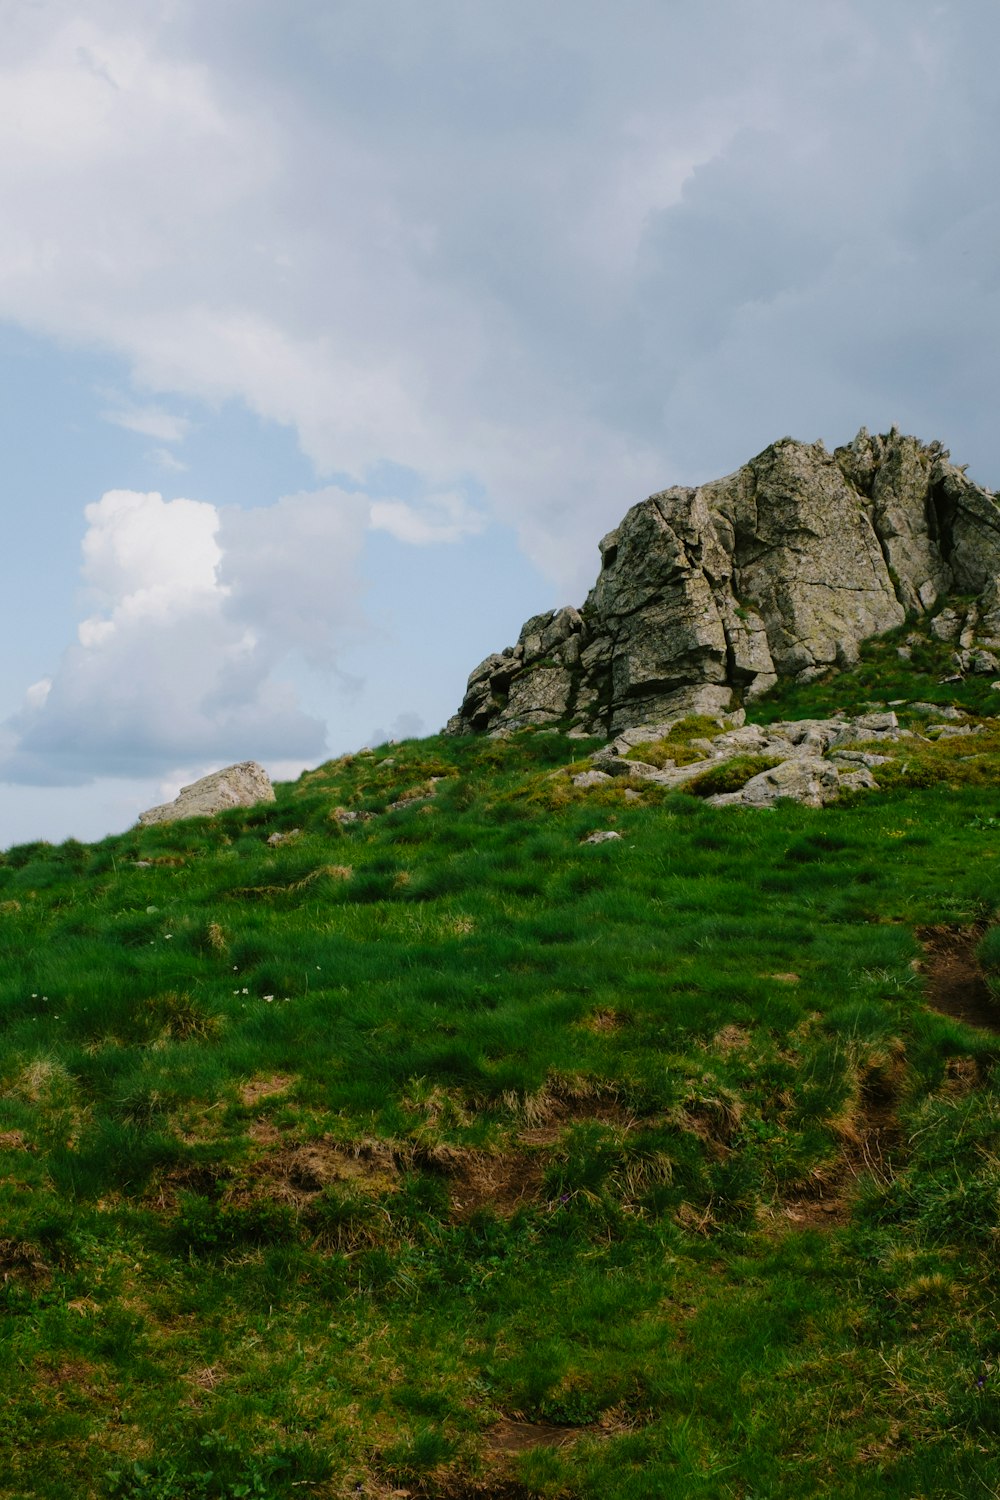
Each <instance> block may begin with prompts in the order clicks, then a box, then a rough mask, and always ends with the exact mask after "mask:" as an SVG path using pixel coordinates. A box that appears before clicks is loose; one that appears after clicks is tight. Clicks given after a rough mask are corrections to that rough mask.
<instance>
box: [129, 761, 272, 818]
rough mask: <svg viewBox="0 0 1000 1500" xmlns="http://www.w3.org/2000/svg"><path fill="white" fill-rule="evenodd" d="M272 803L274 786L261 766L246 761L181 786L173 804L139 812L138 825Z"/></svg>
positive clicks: (164, 804) (203, 815)
mask: <svg viewBox="0 0 1000 1500" xmlns="http://www.w3.org/2000/svg"><path fill="white" fill-rule="evenodd" d="M273 801H274V787H273V786H272V785H271V778H270V777H269V776H268V774H267V772H266V771H265V770H264V767H263V766H261V765H258V763H257V762H256V761H255V760H245V761H241V762H240V763H239V764H238V765H235V766H226V768H225V770H222V771H213V772H212V773H211V775H209V776H202V778H201V779H200V781H193V782H192V783H191V785H190V786H185V787H181V790H180V792H179V793H178V795H177V797H175V799H174V801H173V802H165V803H163V805H162V806H160V807H150V808H148V809H147V810H146V812H144V813H140V815H139V820H138V822H139V827H140V828H148V827H149V826H150V824H152V823H173V822H176V821H177V820H178V819H180V818H208V817H211V816H212V815H213V814H214V813H218V812H225V811H226V810H227V809H229V808H231V807H254V806H255V805H256V804H257V803H258V802H273Z"/></svg>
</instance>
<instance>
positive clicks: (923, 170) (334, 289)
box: [0, 0, 1000, 597]
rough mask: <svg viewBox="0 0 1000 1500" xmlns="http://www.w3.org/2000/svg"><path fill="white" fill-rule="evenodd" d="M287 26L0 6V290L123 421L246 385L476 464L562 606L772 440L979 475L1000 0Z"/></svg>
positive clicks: (448, 4)
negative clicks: (119, 375)
mask: <svg viewBox="0 0 1000 1500" xmlns="http://www.w3.org/2000/svg"><path fill="white" fill-rule="evenodd" d="M293 14H294V24H291V23H290V22H289V20H288V17H287V16H286V15H285V14H284V13H282V14H281V15H279V14H278V13H277V12H276V10H275V7H274V6H273V5H270V4H266V3H264V0H246V3H245V4H242V5H240V6H239V7H235V6H225V5H223V6H216V7H212V6H209V7H206V6H204V5H195V4H194V3H193V0H175V3H173V4H172V5H171V6H170V7H169V8H168V9H167V10H166V11H165V10H164V8H163V7H162V6H157V5H154V4H152V3H151V0H139V3H137V4H135V5H134V6H130V7H128V8H123V7H122V6H121V5H120V4H115V3H113V0H83V3H82V4H81V3H80V0H76V3H73V4H70V3H69V0H51V3H50V4H48V5H47V6H45V7H44V8H39V9H35V8H33V7H29V6H20V7H17V6H15V7H14V9H13V12H12V15H11V17H10V19H9V21H6V30H5V50H4V59H3V63H2V65H0V143H2V142H6V143H7V144H6V145H3V144H0V196H2V199H3V201H4V204H5V213H4V217H3V221H2V223H0V315H2V316H4V317H7V318H9V319H12V320H14V321H17V322H18V323H20V324H22V325H24V326H27V327H29V328H32V329H35V330H38V331H41V332H44V333H49V334H51V335H52V336H54V337H56V338H59V339H61V340H67V339H68V340H72V341H75V342H77V343H83V344H87V345H93V346H100V347H101V348H102V349H111V350H115V351H117V352H119V353H120V354H122V355H124V356H125V357H126V358H127V359H128V360H129V361H130V363H131V367H132V370H133V373H134V378H135V388H136V399H135V401H134V403H133V405H132V407H130V408H127V409H126V408H123V410H130V411H132V412H133V415H134V413H136V412H139V413H141V412H143V411H147V410H148V411H154V412H155V411H159V410H161V407H160V405H159V402H160V399H161V398H166V397H169V396H171V395H172V396H180V397H183V398H184V399H185V401H189V402H190V401H194V400H198V399H200V400H202V401H204V402H206V403H218V402H223V401H226V400H230V399H233V398H235V399H239V400H241V401H243V402H244V403H245V404H246V405H247V406H248V407H249V408H250V409H251V410H253V411H254V412H256V413H258V414H259V415H260V416H261V417H263V418H265V419H267V420H269V421H275V422H279V423H283V424H286V425H288V426H289V427H291V428H292V429H294V431H295V432H296V434H297V436H298V439H299V442H300V444H301V446H302V449H303V451H304V452H305V453H306V454H307V455H308V456H309V457H310V459H311V460H312V461H313V463H314V465H315V466H316V469H317V472H318V473H319V474H320V475H321V476H323V477H327V478H340V479H343V477H344V476H345V475H350V476H352V479H353V482H354V483H356V484H360V485H366V484H368V483H369V481H370V479H371V476H372V474H373V472H375V471H376V470H377V469H378V466H379V465H381V464H383V463H385V462H386V461H390V462H392V463H395V464H396V465H398V466H400V467H404V468H408V469H410V470H412V471H413V472H414V473H415V474H416V476H417V477H418V479H419V485H418V486H417V487H418V488H419V489H420V491H421V492H422V493H425V494H434V493H437V494H441V495H444V494H448V493H451V492H453V491H454V492H458V493H461V487H462V482H463V480H464V479H465V478H471V480H472V481H473V483H474V485H475V492H476V493H477V495H478V494H481V495H482V496H483V497H484V498H483V501H482V506H481V508H482V509H483V510H484V511H485V512H488V513H489V514H490V515H491V517H500V518H501V519H504V520H506V521H508V522H509V523H510V524H511V525H513V526H515V527H516V528H517V530H518V534H519V536H520V538H521V541H522V545H523V547H524V549H525V550H526V551H527V552H528V553H529V554H530V556H531V557H532V558H533V559H535V560H536V561H537V562H539V563H540V564H541V565H542V566H544V567H545V568H546V569H547V571H548V572H549V574H550V576H551V577H552V578H553V580H555V581H556V582H557V583H558V586H559V588H560V590H561V591H564V592H565V594H566V596H567V597H573V596H574V595H575V593H576V591H577V590H578V589H579V588H580V587H582V586H583V585H584V584H585V583H586V582H587V581H588V580H589V577H590V575H591V574H592V571H593V556H594V539H595V537H596V536H598V535H600V534H601V531H602V530H604V529H606V527H607V526H608V525H610V524H613V522H614V521H616V520H617V519H618V517H619V515H620V514H621V511H622V509H623V508H624V507H625V506H626V505H627V504H628V503H630V502H631V501H633V500H635V499H637V498H639V497H640V496H641V495H642V494H643V493H644V492H646V491H648V489H650V488H653V487H658V486H660V485H662V484H665V483H668V482H672V481H676V480H685V479H693V478H699V477H705V476H706V475H709V474H712V473H717V472H721V471H723V470H725V469H726V468H731V467H732V466H733V464H734V463H736V462H739V461H740V460H742V459H743V458H745V457H746V456H747V454H748V452H751V451H754V450H755V449H756V448H758V447H760V446H763V444H764V443H765V442H767V441H769V440H770V439H772V438H774V437H776V436H778V435H780V434H782V433H784V432H787V431H794V432H796V433H797V434H799V435H803V436H805V437H813V436H816V435H818V434H819V433H820V432H821V431H822V432H824V433H825V434H826V435H828V436H830V437H832V438H841V437H844V436H847V435H848V434H849V433H850V432H851V430H852V429H853V428H854V427H856V426H857V425H859V424H860V422H861V421H867V422H868V423H869V424H870V425H878V424H880V423H883V422H889V421H891V420H893V419H894V418H896V419H899V420H900V421H902V422H903V423H904V424H905V425H909V426H912V427H916V428H919V429H921V430H923V431H924V432H926V433H928V434H929V433H931V432H935V433H938V434H939V435H941V436H943V437H944V438H946V439H947V440H948V441H949V442H950V445H951V446H952V448H953V450H954V451H955V452H956V453H958V452H961V454H962V455H963V457H964V458H968V459H970V460H971V462H972V464H973V467H974V469H975V468H976V466H980V467H982V466H984V465H986V464H987V463H992V464H993V465H994V466H997V460H998V459H1000V450H998V447H997V439H996V435H995V431H994V427H993V423H992V418H991V415H990V414H989V413H988V411H987V403H984V402H983V401H982V399H981V393H982V391H983V390H984V389H988V388H991V386H992V385H993V384H995V381H996V353H995V351H996V349H997V348H998V347H1000V295H998V293H997V287H996V279H995V270H994V266H993V256H992V250H991V247H992V246H993V245H994V244H995V241H996V235H997V230H998V228H1000V223H998V217H1000V214H998V194H997V185H996V173H995V166H994V164H993V159H992V153H993V142H994V141H995V139H996V136H997V129H998V126H1000V120H998V114H1000V104H998V86H997V81H996V69H995V66H994V65H993V59H994V58H995V56H996V49H997V43H998V41H1000V16H998V14H997V12H996V10H995V7H989V6H984V5H972V4H967V5H957V4H954V3H947V4H941V3H936V0H885V3H883V4H881V5H879V6H876V7H872V6H870V5H866V4H863V3H862V0H825V3H823V4H821V5H815V6H811V7H807V8H803V7H802V5H801V4H800V3H798V0H719V3H717V4H716V5H713V6H712V7H711V8H708V7H704V6H698V5H695V4H677V5H671V6H665V5H663V4H661V3H658V0H626V4H625V7H624V11H623V12H622V11H620V10H617V9H616V11H615V13H614V14H612V13H611V11H610V10H609V8H608V7H607V6H605V5H603V4H600V3H598V0H574V3H573V4H570V3H569V0H552V3H551V4H549V5H546V6H538V5H535V4H529V3H528V0H512V3H510V4H508V5H505V6H503V7H500V8H494V9H491V8H490V7H483V6H459V5H457V4H455V3H454V0H427V3H426V4H424V5H421V6H420V8H419V13H417V12H416V11H414V9H413V7H412V6H410V5H408V4H404V3H402V0H379V3H373V4H362V3H360V0H347V3H345V4H342V5H337V6H334V7H331V6H329V5H326V4H323V3H321V0H296V3H295V4H294V6H293ZM154 398H155V399H154ZM140 420H141V418H140ZM152 420H156V419H155V418H154V419H152ZM175 430H176V429H175ZM161 433H162V434H163V435H160V434H153V433H151V434H150V435H152V436H154V437H156V438H157V440H158V441H160V442H163V443H169V442H171V441H174V438H173V437H171V436H169V435H168V434H167V431H166V428H161ZM180 435H182V434H180ZM984 477H988V476H984ZM376 504H377V505H378V506H379V509H378V510H377V511H376V515H375V524H376V525H378V526H380V527H382V528H383V529H387V530H389V531H391V532H392V534H394V535H396V536H397V537H400V538H404V539H406V540H408V541H411V542H413V543H414V544H416V545H420V544H421V543H422V542H424V541H426V540H430V539H431V538H432V537H434V538H435V539H442V538H444V537H446V536H448V535H449V534H451V535H457V534H458V533H459V532H460V531H461V529H462V527H463V525H465V524H466V523H465V522H464V521H463V520H462V519H461V516H460V515H459V517H458V518H457V519H456V518H455V517H449V515H448V514H447V513H446V512H444V513H438V514H435V513H434V512H433V511H431V510H428V509H427V508H426V507H423V506H422V505H419V504H417V503H416V502H414V501H413V500H411V499H407V498H400V499H397V500H390V499H386V498H380V499H378V500H377V501H376Z"/></svg>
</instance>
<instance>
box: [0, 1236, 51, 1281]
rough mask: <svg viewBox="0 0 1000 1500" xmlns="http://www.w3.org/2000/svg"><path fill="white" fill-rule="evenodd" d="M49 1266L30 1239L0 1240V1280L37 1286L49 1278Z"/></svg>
mask: <svg viewBox="0 0 1000 1500" xmlns="http://www.w3.org/2000/svg"><path fill="white" fill-rule="evenodd" d="M49 1274H50V1273H49V1268H48V1266H47V1265H46V1264H45V1262H44V1260H43V1259H42V1257H41V1255H40V1254H39V1252H38V1250H37V1249H36V1248H35V1246H34V1245H32V1244H30V1243H29V1241H28V1240H13V1239H3V1240H0V1281H3V1282H8V1281H19V1282H21V1283H22V1285H28V1286H37V1285H39V1284H41V1283H42V1282H46V1281H48V1280H49Z"/></svg>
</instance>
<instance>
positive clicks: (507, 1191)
mask: <svg viewBox="0 0 1000 1500" xmlns="http://www.w3.org/2000/svg"><path fill="white" fill-rule="evenodd" d="M423 1165H424V1166H427V1167H430V1168H431V1170H432V1171H435V1172H440V1173H441V1175H442V1176H444V1177H447V1178H448V1197H449V1200H450V1202H451V1212H452V1217H453V1218H455V1219H459V1220H462V1219H468V1218H471V1216H472V1215H473V1214H474V1213H478V1212H479V1211H480V1210H481V1209H485V1208H488V1209H492V1210H493V1212H494V1213H496V1214H499V1215H500V1217H501V1218H510V1217H511V1215H512V1214H514V1213H516V1212H517V1210H518V1209H519V1208H520V1207H522V1205H524V1204H525V1203H534V1202H537V1201H538V1198H539V1197H540V1195H541V1190H542V1185H543V1182H544V1179H545V1163H544V1158H542V1157H540V1156H539V1155H538V1154H536V1153H534V1152H531V1151H522V1150H519V1149H516V1148H515V1149H514V1150H510V1151H501V1152H497V1153H496V1154H495V1155H491V1154H489V1153H487V1152H485V1151H470V1150H466V1149H465V1148H464V1147H461V1146H447V1145H443V1144H442V1145H439V1146H436V1147H435V1148H434V1150H433V1151H432V1152H430V1153H428V1154H427V1156H426V1157H425V1158H424V1161H423Z"/></svg>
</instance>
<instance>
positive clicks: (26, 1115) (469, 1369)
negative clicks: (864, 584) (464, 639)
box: [0, 642, 1000, 1500]
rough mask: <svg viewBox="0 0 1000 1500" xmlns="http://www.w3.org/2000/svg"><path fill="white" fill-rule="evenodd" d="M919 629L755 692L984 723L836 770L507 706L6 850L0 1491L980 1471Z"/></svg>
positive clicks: (654, 1487) (795, 1490) (970, 903)
mask: <svg viewBox="0 0 1000 1500" xmlns="http://www.w3.org/2000/svg"><path fill="white" fill-rule="evenodd" d="M941 649H942V651H943V649H944V648H941ZM936 650H937V647H936V646H933V645H930V644H929V645H928V646H927V647H926V650H925V651H924V652H923V654H921V652H919V651H917V652H915V653H914V658H913V660H912V661H911V663H910V664H909V665H904V664H902V663H900V662H899V660H898V658H897V657H896V655H895V651H894V647H893V644H892V642H889V643H882V644H880V645H877V646H875V647H873V648H872V650H871V651H870V652H869V654H868V656H867V658H866V660H865V662H864V663H863V664H862V666H861V667H860V668H859V669H858V671H857V672H855V673H853V674H851V675H850V676H846V677H845V676H842V677H839V678H836V679H834V680H833V681H831V682H829V683H827V684H814V685H812V686H811V687H810V688H809V689H808V690H802V691H800V692H797V693H796V692H794V691H789V692H788V693H786V694H785V696H784V697H783V698H781V699H777V700H775V701H774V702H773V703H769V704H766V705H762V708H761V716H762V717H766V716H770V717H776V716H778V715H779V714H783V715H785V716H795V715H799V716H801V715H804V714H806V713H808V712H815V711H816V710H817V709H825V710H831V709H833V708H835V707H844V708H846V709H848V710H851V709H853V708H856V707H857V708H861V707H864V706H865V705H866V704H868V703H869V701H870V700H872V699H877V700H880V701H884V700H885V699H886V698H906V699H907V700H908V701H912V700H914V699H918V698H919V699H924V700H931V701H938V702H941V703H946V702H954V703H957V704H958V705H959V706H960V707H963V708H965V709H967V710H969V711H970V713H971V715H972V720H971V721H973V722H982V723H983V724H984V726H985V732H984V733H982V734H979V735H977V736H975V737H970V738H967V739H964V740H962V739H959V738H956V739H953V740H950V741H948V742H947V743H945V742H941V743H939V744H937V745H923V744H920V745H919V746H918V748H917V749H913V750H910V749H908V750H907V754H906V757H905V759H902V758H901V759H900V761H899V762H898V763H897V765H896V766H895V767H894V768H892V769H891V771H890V774H888V775H885V776H882V775H881V774H880V779H881V780H883V781H884V782H885V785H886V788H887V789H886V790H884V791H883V792H881V793H877V794H871V795H868V796H866V797H863V798H859V799H858V800H856V801H854V802H853V803H851V804H849V805H848V804H839V805H837V806H835V807H832V808H828V809H825V810H823V811H811V810H807V809H802V808H800V807H798V806H795V805H792V804H779V805H778V807H777V808H776V810H774V811H773V812H766V813H761V812H754V811H743V810H737V809H721V810H714V809H711V808H707V807H706V806H705V805H704V803H703V801H701V800H700V799H699V798H698V797H697V796H695V795H692V794H685V793H671V794H666V793H664V792H662V791H661V790H660V789H659V788H657V787H655V786H650V785H649V784H648V783H645V782H643V783H637V784H636V785H635V786H632V785H630V784H629V782H628V780H627V779H624V778H619V779H616V781H615V782H614V784H613V785H611V786H610V787H602V788H599V789H597V790H594V791H589V792H584V791H581V790H577V789H576V788H574V787H573V786H572V783H571V781H570V779H569V777H568V776H567V775H566V768H567V767H568V766H570V765H571V764H572V763H573V762H574V761H577V762H578V761H579V760H580V759H581V757H583V756H584V755H585V754H586V751H587V749H588V746H587V745H586V744H582V745H581V742H580V741H578V740H567V739H565V738H563V737H562V736H560V735H554V734H542V733H525V734H522V735H520V736H517V737H515V738H513V739H511V740H507V741H491V740H484V739H465V740H455V739H452V740H448V739H430V740H423V741H419V742H418V741H413V742H408V743H405V744H401V745H393V746H383V747H380V748H379V749H377V750H375V751H371V752H363V753H361V754H358V755H356V756H353V757H345V758H343V759H341V760H339V761H335V762H332V763H330V764H328V765H326V766H323V767H321V768H320V769H319V770H317V771H314V772H311V773H308V774H307V775H305V776H303V777H302V778H301V779H300V780H299V781H298V782H297V783H295V784H293V785H285V786H281V787H279V788H278V800H277V802H276V804H274V805H267V806H261V807H258V808H254V809H251V810H249V811H240V812H232V813H228V814H225V815H222V816H219V817H217V818H215V819H213V820H210V821H209V820H192V821H189V822H186V823H181V824H173V825H161V826H158V827H154V828H150V829H146V830H143V831H135V830H133V831H131V832H129V833H126V834H123V835H122V836H121V837H118V838H112V839H107V840H105V841H104V842H103V843H100V844H96V845H93V846H83V845H80V844H77V843H73V842H69V843H66V844H64V845H62V846H60V847H51V846H49V845H44V844H33V845H24V846H21V847H19V848H15V849H11V850H10V851H8V853H7V854H6V855H4V856H2V858H0V944H2V952H3V964H2V968H0V1016H2V1033H0V1036H2V1040H0V1152H2V1155H0V1165H2V1179H0V1181H2V1186H0V1191H2V1195H3V1200H2V1201H3V1208H2V1222H0V1271H2V1280H0V1293H2V1329H3V1345H4V1351H5V1358H4V1360H3V1361H2V1362H0V1382H2V1386H3V1402H2V1408H0V1450H2V1451H0V1496H3V1497H26V1496H32V1497H34V1496H44V1497H72V1500H76V1497H79V1496H94V1497H98V1496H100V1497H105V1496H107V1497H116V1500H140V1497H141V1500H216V1497H218V1500H236V1497H286V1496H287V1497H293V1496H306V1495H309V1496H317V1497H324V1496H325V1497H333V1496H346V1495H368V1496H392V1495H396V1496H405V1495H413V1496H428V1497H431V1496H438V1497H462V1496H468V1497H477V1496H478V1497H487V1496H496V1497H507V1500H514V1497H522V1496H547V1497H557V1496H566V1497H576V1496H579V1497H594V1500H597V1497H601V1500H605V1497H611V1500H618V1497H622V1500H624V1497H630V1500H648V1497H651V1496H678V1497H685V1500H686V1497H695V1496H739V1497H751V1496H752V1497H765V1496H766V1497H772V1496H773V1497H777V1496H787V1497H795V1500H803V1497H807V1496H812V1495H824V1496H830V1495H836V1496H844V1497H851V1496H858V1497H861V1496H866V1497H867V1496H871V1495H873V1494H877V1495H879V1496H898V1497H900V1500H913V1497H916V1496H924V1497H927V1500H930V1497H935V1500H937V1497H944V1496H962V1497H968V1496H972V1495H978V1494H983V1493H990V1494H993V1493H996V1492H997V1488H998V1486H1000V1457H998V1456H997V1436H998V1432H1000V1334H998V1331H997V1329H998V1318H997V1313H998V1292H1000V1272H998V1269H997V1255H996V1249H997V1224H998V1191H1000V1094H998V1091H997V1086H996V1085H997V1078H998V1074H997V1060H998V1056H1000V1044H998V1040H997V1036H996V1035H995V1034H994V1030H993V1029H992V1028H993V1014H992V1000H991V991H990V989H989V983H990V980H991V975H992V973H993V972H994V970H996V969H997V968H998V967H1000V942H998V940H997V929H994V928H992V927H991V926H990V923H991V922H992V920H993V918H994V915H995V913H996V911H997V908H998V906H1000V858H998V856H1000V754H998V752H1000V726H998V724H997V723H996V721H994V720H992V719H990V718H989V717H988V710H989V708H990V705H991V698H990V693H989V688H988V685H987V684H985V683H974V682H973V683H969V684H944V685H942V684H941V683H940V681H939V678H940V676H941V672H942V665H943V661H944V659H943V657H942V658H941V659H939V658H938V657H937V656H935V651H936ZM901 674H905V675H901ZM992 701H993V702H995V701H996V699H995V695H994V698H993V700H992ZM897 711H898V712H899V714H900V715H901V717H902V718H903V719H904V721H905V719H906V716H907V712H908V710H907V708H906V707H905V706H903V705H900V706H899V707H898V710H897ZM596 830H610V831H614V832H617V833H619V834H620V835H621V837H620V838H619V839H617V840H613V841H608V842H605V843H602V844H597V845H595V844H588V843H586V842H584V840H585V838H586V836H587V835H589V834H590V833H591V832H593V831H596ZM981 969H982V970H983V971H984V972H985V978H983V977H982V973H981V971H980V970H981ZM998 1014H1000V1013H998ZM963 1017H964V1018H965V1019H963ZM971 1021H974V1022H976V1023H978V1024H976V1025H972V1024H970V1022H971ZM998 1024H1000V1022H998Z"/></svg>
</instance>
